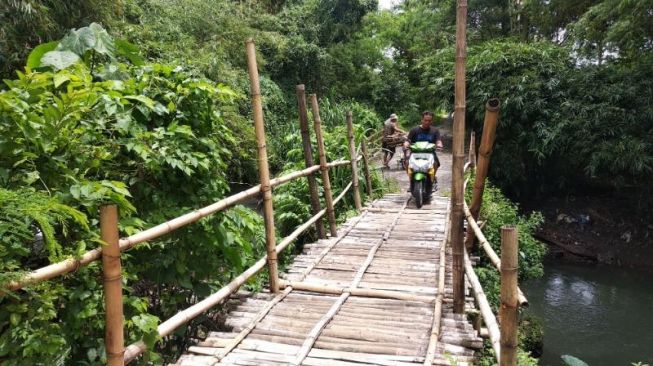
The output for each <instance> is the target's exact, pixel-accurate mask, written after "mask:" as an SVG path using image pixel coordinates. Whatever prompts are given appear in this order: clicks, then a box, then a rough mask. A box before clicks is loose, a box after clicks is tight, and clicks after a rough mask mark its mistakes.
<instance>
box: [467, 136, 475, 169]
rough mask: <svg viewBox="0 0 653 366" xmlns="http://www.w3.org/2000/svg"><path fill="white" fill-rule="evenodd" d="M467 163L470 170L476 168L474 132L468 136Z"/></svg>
mask: <svg viewBox="0 0 653 366" xmlns="http://www.w3.org/2000/svg"><path fill="white" fill-rule="evenodd" d="M467 161H468V162H469V166H470V167H471V168H472V169H474V168H476V132H474V131H472V133H471V135H470V136H469V158H468V160H467Z"/></svg>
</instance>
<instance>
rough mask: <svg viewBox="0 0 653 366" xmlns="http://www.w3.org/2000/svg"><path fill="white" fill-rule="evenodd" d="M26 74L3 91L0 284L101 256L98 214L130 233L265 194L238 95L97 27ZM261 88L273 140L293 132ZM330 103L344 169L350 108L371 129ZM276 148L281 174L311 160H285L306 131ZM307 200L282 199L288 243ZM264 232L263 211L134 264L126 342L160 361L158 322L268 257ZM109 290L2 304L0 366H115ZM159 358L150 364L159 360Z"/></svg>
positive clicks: (53, 286)
mask: <svg viewBox="0 0 653 366" xmlns="http://www.w3.org/2000/svg"><path fill="white" fill-rule="evenodd" d="M27 64H28V67H27V68H26V70H25V72H19V73H18V78H17V79H15V80H7V81H6V86H7V89H6V90H5V91H2V92H0V136H1V137H0V152H1V156H2V157H1V158H0V200H1V201H2V203H3V204H2V206H0V238H1V241H0V243H1V244H2V246H1V247H0V248H1V250H0V258H2V261H1V262H0V263H1V265H0V266H1V271H0V273H1V275H0V284H6V283H7V282H8V281H11V280H13V279H16V278H19V277H20V275H21V274H22V273H24V271H27V270H30V269H36V268H39V267H41V266H43V265H46V264H48V263H51V262H56V261H58V260H62V259H64V258H67V257H70V256H78V255H80V254H82V253H84V252H85V251H86V250H88V249H91V248H94V247H97V246H98V245H101V241H100V240H99V237H98V232H97V226H98V221H97V211H98V207H99V206H100V205H101V204H104V203H111V202H112V203H116V204H118V205H119V207H120V215H121V220H120V229H121V232H122V233H123V234H127V235H129V234H132V233H134V232H136V231H138V230H140V229H142V228H146V227H150V226H153V225H155V224H157V223H160V222H163V221H166V220H168V219H170V218H173V217H176V216H179V215H181V214H183V213H186V212H188V211H191V210H192V209H193V208H195V207H201V206H204V205H206V204H208V203H211V202H215V201H217V200H219V199H220V198H223V197H224V196H226V195H228V194H229V192H230V186H231V185H232V183H234V182H236V183H243V182H244V183H252V182H255V181H256V177H257V171H256V166H255V165H256V157H255V152H254V146H255V143H254V138H253V131H252V130H253V128H252V126H251V123H248V122H247V115H246V113H248V110H245V114H243V111H242V108H243V105H244V103H243V101H244V100H246V99H247V98H246V97H245V95H244V94H242V93H240V92H238V91H237V90H238V85H236V89H234V88H231V87H229V86H226V85H224V84H216V83H215V82H212V81H210V80H208V79H206V78H204V77H202V76H200V75H199V74H197V73H196V72H194V71H192V70H185V69H184V68H183V67H181V66H170V65H166V64H159V63H147V62H144V60H143V58H142V57H140V55H139V52H138V48H137V47H136V46H134V45H133V44H130V43H128V42H126V41H124V40H121V39H114V38H113V37H111V36H110V35H109V34H108V33H107V32H106V31H105V30H104V29H103V28H102V27H101V26H99V25H98V24H96V23H93V24H91V25H90V26H89V27H83V28H80V29H76V30H73V31H71V32H70V33H69V34H68V35H67V36H66V37H64V38H63V39H62V40H61V41H59V42H53V43H48V44H44V45H42V46H39V47H36V48H35V49H34V51H33V52H32V53H31V54H30V57H29V58H28V61H27ZM264 80H266V79H264ZM263 85H264V87H267V88H266V89H267V90H268V93H267V95H266V101H271V103H267V104H266V106H267V109H266V116H267V117H269V118H270V120H271V121H272V123H271V127H272V129H273V131H272V132H273V133H274V134H276V133H280V131H281V130H285V131H290V130H291V129H292V128H291V125H290V124H289V123H290V121H292V123H293V124H294V123H296V121H297V118H296V116H292V119H290V118H287V117H284V116H283V114H284V113H288V109H287V108H284V106H286V105H288V103H287V102H285V101H284V99H283V95H280V94H279V87H278V86H276V84H274V83H273V82H271V81H269V80H267V81H264V82H263ZM275 93H276V95H275ZM275 97H276V98H277V101H276V102H275ZM323 105H324V106H325V109H324V110H325V127H326V128H328V129H331V128H335V131H334V132H330V131H327V132H325V139H326V140H327V146H329V158H330V159H332V160H335V159H336V158H340V157H347V154H348V152H347V150H346V148H345V146H346V145H345V144H344V141H343V138H344V137H343V136H345V135H344V133H343V128H344V126H343V123H342V118H343V117H344V111H345V108H348V109H352V110H354V113H355V115H356V116H357V117H358V116H360V121H361V122H362V123H363V124H362V125H360V127H357V135H358V136H359V137H360V136H362V133H363V131H364V127H365V126H368V127H369V125H370V124H371V123H372V122H371V121H372V120H375V119H376V116H375V114H374V113H373V112H371V111H369V110H368V109H366V108H365V107H364V106H361V105H358V104H356V103H353V102H352V103H348V104H345V105H338V104H332V103H330V102H329V101H328V100H326V99H325V100H323ZM338 114H339V115H340V118H338V116H337V115H338ZM338 119H340V121H338ZM274 129H276V130H274ZM295 130H296V129H295ZM273 136H274V135H273ZM272 141H274V143H273V144H272V145H273V146H274V147H276V149H278V150H276V149H273V151H275V150H276V151H284V154H277V155H276V157H275V158H274V160H275V161H276V162H277V164H278V165H282V164H283V165H284V166H285V167H286V168H287V169H291V168H292V169H296V168H299V167H301V165H302V164H303V163H300V162H303V158H302V155H301V154H300V153H291V154H285V152H286V151H288V150H292V149H295V150H297V148H298V147H299V146H301V145H300V144H299V141H298V135H297V133H296V132H295V131H293V132H292V134H291V135H289V136H287V137H286V139H285V140H283V139H279V140H277V139H272ZM279 141H281V142H279ZM284 144H285V145H284ZM333 177H334V179H333V185H334V187H336V188H337V189H341V188H342V187H344V186H345V185H346V182H347V181H349V180H351V176H350V173H349V172H348V171H347V169H346V168H343V169H339V170H336V171H335V174H334V175H333ZM375 181H376V182H377V183H378V179H377V180H375ZM304 186H305V183H304ZM304 186H303V185H302V184H301V183H299V184H292V185H289V186H287V187H284V188H282V189H281V190H280V191H279V192H278V193H279V194H278V195H277V198H276V199H277V210H276V213H277V219H278V221H279V225H278V226H277V228H278V229H279V235H285V234H287V233H289V232H290V231H292V230H294V228H295V227H296V225H297V224H299V223H301V222H303V221H305V219H306V218H307V217H308V205H307V203H306V202H308V200H307V199H305V200H304V201H303V202H297V201H296V199H297V197H301V196H302V195H304V196H306V195H307V190H306V189H305V188H304ZM337 192H338V191H337V190H336V193H337ZM289 199H292V200H293V201H291V202H290V204H289V202H288V200H289ZM284 200H285V201H286V202H284ZM350 205H351V203H349V202H347V201H345V203H344V207H348V206H350ZM300 207H303V208H302V209H300ZM303 214H305V215H303ZM294 216H297V217H299V221H298V220H292V218H293V217H294ZM262 224H263V223H262V219H261V218H260V216H259V215H258V214H257V213H256V212H254V211H252V210H251V209H248V208H245V207H242V206H238V207H236V208H234V209H231V210H229V211H226V212H224V213H220V214H216V215H212V216H210V217H207V218H205V219H203V220H201V221H200V222H199V223H197V224H194V225H191V226H189V227H186V228H183V229H180V230H178V231H176V232H175V233H173V234H171V235H168V236H165V237H164V238H162V239H160V240H157V241H154V242H151V243H148V244H147V245H143V246H139V247H138V249H135V250H132V251H130V252H129V253H128V254H125V255H124V256H123V261H124V262H123V265H124V272H123V275H124V278H125V280H124V291H125V292H126V299H125V318H126V327H127V329H126V334H127V341H128V342H133V341H136V340H138V339H141V338H143V339H144V340H145V341H146V343H148V345H149V346H150V347H153V346H154V344H155V342H157V341H159V340H158V339H157V335H156V334H157V333H156V326H157V324H158V322H159V319H166V318H168V317H170V316H171V315H173V314H175V313H176V312H178V311H179V310H181V309H184V308H186V307H188V306H189V305H191V304H193V303H195V302H197V301H198V300H201V299H203V298H205V297H206V296H208V295H209V294H210V293H211V292H213V291H215V290H217V289H219V288H220V287H221V286H222V285H224V284H225V283H226V282H227V281H229V280H230V279H231V278H233V277H234V276H235V275H238V274H239V273H241V272H242V271H243V269H244V268H246V267H247V266H249V265H251V264H252V263H253V261H254V260H255V259H258V258H260V257H261V256H262V255H263V254H264V250H263V248H264V246H263V242H264V240H263V237H262V235H263V232H264V230H263V228H262ZM310 237H311V233H308V234H307V235H306V238H310ZM100 279H101V272H100V271H99V266H98V265H97V264H93V265H91V266H88V267H86V268H82V269H79V270H78V271H76V272H75V273H74V274H72V275H69V276H65V277H64V278H63V280H53V281H46V282H44V283H42V284H38V285H36V286H31V287H28V288H26V289H24V290H20V291H17V292H11V293H6V294H4V296H3V297H2V298H0V305H1V306H2V308H3V309H4V310H3V312H2V313H1V315H0V359H2V360H3V362H4V363H3V364H7V365H14V364H16V365H30V364H35V365H36V364H42V363H44V362H47V363H53V364H70V363H71V362H73V360H74V361H75V363H77V364H102V363H104V362H106V356H105V352H104V341H103V338H104V334H103V329H104V310H103V298H102V289H101V280H100ZM251 286H254V287H257V286H258V285H257V284H256V283H252V284H251ZM218 310H219V309H216V311H218ZM211 319H212V315H211V314H207V315H206V316H205V317H202V318H200V319H199V320H198V321H196V322H193V323H192V324H190V325H189V326H188V327H185V328H182V329H181V330H179V331H178V332H176V333H175V336H173V337H169V338H167V339H165V340H162V341H161V342H159V343H157V348H155V349H159V350H161V349H164V350H165V352H164V354H169V355H174V353H175V352H179V351H181V350H183V348H184V346H185V345H184V341H185V339H188V335H190V336H196V335H197V334H200V333H201V332H202V329H203V327H204V323H205V322H210V321H211ZM158 357H159V356H158V355H157V354H155V353H150V354H149V355H148V358H149V359H150V360H152V361H155V362H157V363H160V362H163V361H161V360H158Z"/></svg>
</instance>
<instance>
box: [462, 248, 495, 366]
mask: <svg viewBox="0 0 653 366" xmlns="http://www.w3.org/2000/svg"><path fill="white" fill-rule="evenodd" d="M465 274H467V279H468V280H469V283H470V285H471V286H472V293H473V295H474V298H475V299H476V302H477V303H478V307H479V310H480V311H481V315H482V316H483V321H484V322H485V326H486V327H487V330H488V332H489V334H490V342H491V343H492V349H494V354H495V355H496V357H497V362H500V358H501V346H500V341H501V333H500V332H499V325H498V324H497V318H496V317H495V316H494V313H493V312H492V307H490V303H489V302H488V301H487V297H486V296H485V292H483V287H482V286H481V283H480V281H479V280H478V277H477V276H476V273H475V272H474V268H473V267H472V262H471V261H470V260H469V256H468V255H467V251H465Z"/></svg>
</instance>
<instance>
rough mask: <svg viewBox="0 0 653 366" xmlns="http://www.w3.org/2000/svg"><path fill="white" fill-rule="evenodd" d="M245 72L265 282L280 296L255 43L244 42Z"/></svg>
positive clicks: (270, 187)
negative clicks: (259, 199)
mask: <svg viewBox="0 0 653 366" xmlns="http://www.w3.org/2000/svg"><path fill="white" fill-rule="evenodd" d="M246 44H247V68H248V71H249V80H250V90H251V94H252V112H253V114H254V132H255V134H256V144H257V148H258V159H257V160H258V174H259V179H260V181H261V193H262V194H263V221H264V223H265V250H266V251H267V254H268V255H267V258H268V280H269V284H270V292H272V293H277V292H279V284H278V282H279V270H278V268H277V253H276V251H275V250H274V249H275V247H276V242H277V238H276V229H275V227H274V209H273V207H272V186H271V185H270V168H269V166H268V152H267V148H266V143H265V125H264V122H263V104H262V101H261V85H260V83H259V78H258V67H257V64H256V47H255V46H254V40H253V39H251V38H250V39H248V40H247V42H246Z"/></svg>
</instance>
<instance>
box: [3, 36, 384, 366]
mask: <svg viewBox="0 0 653 366" xmlns="http://www.w3.org/2000/svg"><path fill="white" fill-rule="evenodd" d="M247 51H248V62H249V71H250V80H251V92H252V105H253V110H254V119H255V127H256V136H257V143H258V153H259V174H260V178H261V184H259V185H256V186H254V187H251V188H249V189H247V190H244V191H242V192H239V193H236V194H234V195H231V196H229V197H226V198H224V199H221V200H220V201H218V202H215V203H212V204H210V205H208V206H206V207H203V208H200V209H197V210H194V211H192V212H189V213H186V214H184V215H181V216H179V217H176V218H174V219H171V220H169V221H166V222H164V223H162V224H159V225H156V226H154V227H152V228H149V229H147V230H143V231H141V232H139V233H136V234H134V235H131V236H129V237H126V238H122V239H119V236H118V235H119V234H118V212H117V207H116V206H115V205H106V206H102V207H101V208H100V211H101V215H100V226H101V231H102V239H103V240H104V241H105V242H106V243H107V245H106V246H105V247H100V248H96V249H93V250H90V251H88V252H86V253H84V254H82V255H81V256H79V257H78V258H70V259H67V260H64V261H61V262H57V263H53V264H50V265H48V266H45V267H42V268H39V269H37V270H34V271H31V272H29V273H27V274H25V275H24V276H23V277H22V278H21V279H19V280H15V281H13V282H10V283H8V284H7V285H6V287H5V290H4V291H6V290H9V291H16V290H19V289H21V288H24V287H26V286H30V285H33V284H36V283H39V282H43V281H46V280H50V279H53V278H55V277H57V276H61V275H64V274H66V273H69V272H72V271H75V270H77V269H79V268H80V267H84V266H87V265H89V264H90V263H92V262H94V261H97V260H100V259H102V261H103V274H104V282H105V287H104V288H105V291H104V293H105V298H106V300H105V303H106V308H107V315H106V317H107V320H106V323H105V324H106V329H105V333H106V337H105V344H106V349H107V359H108V365H111V366H113V365H116V366H117V365H124V364H126V363H128V362H130V361H131V360H134V359H135V358H136V357H138V356H139V355H141V354H142V353H143V352H144V351H145V350H146V349H147V347H146V345H145V343H144V342H143V341H139V342H136V343H134V344H132V345H130V346H128V347H126V348H125V347H124V341H123V339H124V333H123V328H124V319H123V313H122V282H121V278H122V275H121V272H122V269H121V264H120V255H121V253H122V252H124V251H126V250H129V249H131V248H132V247H134V246H136V245H138V244H141V243H144V242H147V241H151V240H154V239H157V238H160V237H162V236H164V235H166V234H169V233H171V232H173V231H175V230H177V229H180V228H182V227H184V226H187V225H189V224H192V223H194V222H196V221H198V220H200V219H202V218H204V217H207V216H209V215H212V214H214V213H217V212H220V211H223V210H226V209H228V208H230V207H232V206H234V205H236V204H238V203H240V202H243V201H245V200H248V199H251V198H253V197H257V196H259V195H263V198H264V201H265V202H266V205H265V209H264V217H265V218H266V220H265V222H266V230H265V231H266V246H267V250H266V252H267V254H266V255H265V256H264V257H263V258H261V259H259V260H258V261H257V262H256V263H254V265H252V266H251V267H249V268H248V269H247V270H245V271H244V272H243V273H241V274H240V275H239V276H237V277H236V278H234V279H233V280H232V281H231V282H229V283H228V284H227V285H226V286H224V287H223V288H221V289H220V290H219V291H217V292H215V293H214V294H212V295H210V296H209V297H207V298H206V299H204V300H201V301H200V302H198V303H196V304H194V305H192V306H191V307H189V308H187V309H185V310H183V311H180V312H179V313H177V314H176V315H174V316H173V317H171V318H170V319H168V320H166V321H164V322H162V323H161V324H159V326H158V328H157V331H158V333H159V336H161V337H165V336H167V335H170V334H171V333H172V332H174V331H175V330H176V329H177V328H179V327H180V326H182V325H184V324H186V323H188V322H189V321H191V320H192V319H194V318H195V317H197V316H199V315H201V314H202V313H204V312H206V311H208V310H209V309H211V308H212V307H213V306H215V305H217V304H219V303H221V302H222V301H224V300H225V299H227V298H228V297H229V296H230V295H231V294H232V293H234V292H235V291H236V290H237V289H238V288H239V287H240V286H242V285H243V284H244V283H245V282H246V281H247V280H248V279H249V278H251V277H252V276H254V275H256V274H257V273H258V272H259V271H261V270H262V269H263V268H264V267H265V265H266V263H267V264H268V270H269V277H270V287H271V292H276V291H278V289H279V287H283V288H285V291H284V293H287V292H289V291H291V290H292V288H293V286H299V287H301V286H302V284H295V283H288V282H286V281H280V280H279V279H278V277H277V271H276V256H277V255H278V254H279V253H281V251H283V250H284V249H285V248H286V247H288V245H289V244H291V243H292V242H293V241H295V240H296V239H297V237H299V235H300V234H301V233H303V232H304V231H306V230H307V229H309V228H310V227H311V226H312V225H314V224H316V225H318V226H316V230H317V232H318V234H319V235H320V234H322V237H323V230H320V229H319V227H320V226H319V225H321V224H320V222H319V220H320V219H321V218H322V217H323V216H325V215H326V216H327V217H328V220H329V226H330V229H331V230H330V232H331V235H332V236H336V235H337V231H336V226H335V224H336V223H335V212H334V206H335V205H336V204H337V203H338V202H340V201H341V200H342V199H343V197H344V196H345V195H346V194H347V193H348V192H349V191H350V190H351V189H352V187H353V188H354V191H355V192H354V195H353V197H354V201H355V204H356V208H357V209H358V210H360V209H361V207H362V206H361V201H360V193H359V192H358V175H357V174H352V181H351V182H349V184H348V185H347V186H346V187H345V188H344V189H343V191H342V192H341V193H340V194H339V195H338V197H336V198H335V199H333V198H332V196H331V195H332V191H331V185H330V182H329V176H328V171H329V170H330V169H332V168H336V167H349V168H350V169H352V168H353V169H356V170H358V166H357V163H358V162H359V161H361V160H362V161H363V163H364V174H365V179H366V182H367V190H368V195H369V196H371V189H372V187H371V178H370V172H369V167H368V161H369V156H368V155H367V150H366V149H365V147H364V146H359V148H358V150H355V149H354V147H355V146H354V140H353V132H352V131H353V130H352V125H351V124H352V115H351V112H347V115H346V116H345V117H346V122H347V125H348V130H349V137H350V142H349V151H350V159H349V160H345V159H340V160H336V161H332V162H327V160H326V152H325V148H324V141H323V140H322V132H321V124H320V116H319V106H318V102H317V97H316V96H315V95H314V94H312V95H311V102H312V106H313V108H312V110H313V117H314V122H315V124H314V132H315V134H316V136H317V138H318V144H317V149H318V154H319V157H320V164H319V165H312V164H311V163H312V157H310V156H307V159H306V160H305V162H306V165H307V166H306V168H305V169H303V170H299V171H295V172H292V173H289V174H286V175H284V176H281V177H277V178H274V179H270V178H269V172H268V167H267V152H266V144H265V132H264V130H263V128H264V123H263V115H262V108H261V100H260V86H259V85H258V71H257V66H256V54H255V48H254V43H253V41H252V40H248V41H247ZM297 90H298V92H299V91H300V90H301V93H298V98H303V85H302V86H301V88H300V86H298V88H297ZM305 106H306V103H305V101H304V103H303V107H304V109H303V110H302V102H301V100H300V101H299V108H300V126H301V127H302V136H306V137H308V134H309V132H308V129H307V127H308V126H307V125H306V123H305V122H306V120H302V119H303V118H302V117H301V115H302V114H304V116H305V114H306V110H305ZM305 127H306V128H305ZM307 140H308V141H309V143H308V145H307V146H306V144H305V145H304V150H305V151H306V149H309V150H310V137H308V139H307ZM363 143H364V142H363ZM361 150H362V154H361V153H360V151H361ZM309 157H310V159H309ZM262 160H265V163H264V164H263V163H261V161H262ZM318 171H320V172H321V173H322V176H323V183H324V200H325V202H326V203H327V208H325V209H321V210H319V197H317V196H316V195H315V194H316V193H317V187H315V189H311V195H312V196H311V200H312V206H313V208H314V215H313V216H312V217H311V218H310V219H309V220H308V221H306V222H305V223H303V224H302V225H300V226H298V227H297V228H296V229H295V230H294V231H293V232H292V233H291V234H290V235H288V236H287V237H285V238H283V239H282V240H281V241H280V242H279V243H278V244H277V243H276V238H275V237H274V226H273V225H274V221H273V211H272V188H274V187H278V186H281V185H283V184H286V183H288V182H291V181H293V180H295V179H298V178H302V177H309V179H310V178H313V175H314V174H316V173H317V172H318ZM356 173H358V172H357V171H356ZM310 180H312V181H313V182H315V180H314V179H310ZM313 192H315V194H314V193H313ZM316 202H317V205H315V203H316ZM315 208H318V210H315ZM320 231H322V233H320ZM331 290H333V289H331ZM0 291H3V290H2V289H0ZM333 291H341V292H340V293H356V294H357V295H361V296H366V295H367V296H376V295H381V296H385V297H388V298H392V296H396V295H394V294H391V293H386V292H383V293H376V292H375V293H373V294H372V293H365V291H361V289H353V288H347V289H336V290H333ZM284 293H279V295H278V296H285V295H284ZM280 298H282V297H280ZM236 345H237V343H236Z"/></svg>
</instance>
